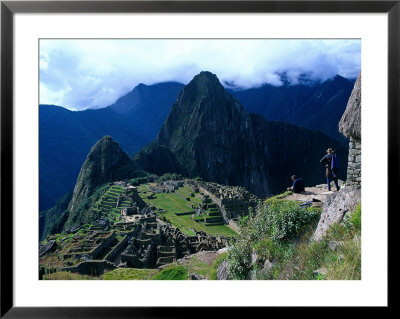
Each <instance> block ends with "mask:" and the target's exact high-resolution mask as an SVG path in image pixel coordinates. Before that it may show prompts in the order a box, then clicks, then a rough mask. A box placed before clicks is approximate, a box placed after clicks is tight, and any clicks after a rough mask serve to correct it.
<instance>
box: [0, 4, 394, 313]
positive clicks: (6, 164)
mask: <svg viewBox="0 0 400 319" xmlns="http://www.w3.org/2000/svg"><path fill="white" fill-rule="evenodd" d="M118 12H138V13H144V12H160V13H189V12H197V13H198V12H205V13H214V12H231V13H234V12H246V13H255V12H269V13H275V12H276V13H278V12H279V13H294V12H297V13H300V12H309V13H346V12H349V13H356V12H360V13H387V14H388V98H389V99H388V114H389V116H388V136H389V138H388V150H389V151H388V159H389V161H388V168H389V172H390V174H388V190H389V191H388V198H387V200H388V207H389V211H390V209H391V208H393V206H394V200H395V198H396V196H398V195H397V189H398V187H396V186H397V185H396V183H398V180H399V178H400V174H399V162H400V158H399V153H400V151H399V143H400V134H399V133H400V126H399V125H398V120H399V119H400V117H399V110H400V93H399V92H400V77H399V74H400V33H399V30H400V0H396V1H363V0H360V1H343V0H342V1H1V211H0V213H1V219H0V223H1V225H0V226H1V238H0V240H1V242H0V245H1V247H0V249H1V250H0V251H1V269H0V271H1V279H0V285H1V292H0V293H1V295H0V296H1V308H0V309H1V313H0V315H1V317H3V316H4V317H5V318H71V317H74V318H106V317H107V318H128V317H129V318H132V317H142V318H143V317H167V318H175V317H181V316H186V317H187V316H188V312H187V309H185V308H129V307H128V308H126V307H124V308H113V307H107V308H104V307H91V308H78V307H66V308H43V307H42V308H41V307H35V308H23V307H15V306H14V303H13V294H14V290H13V245H12V243H13V241H12V239H13V160H14V159H13V17H14V14H15V13H118ZM394 213H396V212H394ZM388 218H390V220H392V219H391V216H390V215H389V214H388ZM388 225H389V226H388V227H389V238H390V235H391V234H393V232H391V231H390V227H394V223H393V222H392V223H390V222H389V223H388ZM389 244H390V241H388V247H390V246H389ZM389 250H390V249H389ZM389 262H390V258H389ZM389 283H390V281H389V282H388V286H389ZM390 299H391V298H389V300H388V305H389V307H388V308H390V305H391V302H390ZM291 309H292V310H294V308H291ZM203 310H204V309H203ZM203 310H201V312H200V313H203ZM304 310H306V309H304V308H300V309H296V310H295V311H296V312H298V311H304ZM206 311H208V310H206ZM206 311H204V315H205V313H206ZM225 311H226V310H225V309H222V308H218V309H213V310H212V314H213V316H222V315H223V314H224V313H225ZM245 311H246V310H245ZM190 312H191V315H190V316H192V315H193V311H190ZM235 312H236V310H235ZM198 314H199V313H198V312H197V310H196V315H198ZM225 314H226V313H225ZM297 314H298V313H297Z"/></svg>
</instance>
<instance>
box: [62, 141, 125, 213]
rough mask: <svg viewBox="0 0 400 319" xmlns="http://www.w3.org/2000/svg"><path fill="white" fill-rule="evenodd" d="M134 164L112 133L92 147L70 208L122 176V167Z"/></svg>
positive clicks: (79, 177) (77, 182) (78, 180)
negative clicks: (100, 187) (98, 188)
mask: <svg viewBox="0 0 400 319" xmlns="http://www.w3.org/2000/svg"><path fill="white" fill-rule="evenodd" d="M129 165H132V163H131V160H130V159H129V157H128V155H127V154H126V153H125V152H124V151H123V150H122V149H121V148H120V146H119V144H118V143H117V142H115V141H114V140H113V139H112V137H111V136H110V135H106V136H104V137H102V138H101V139H100V140H99V141H97V143H96V144H95V145H94V146H93V147H92V148H91V150H90V152H89V154H88V156H87V157H86V160H85V162H84V163H83V165H82V168H81V171H80V172H79V176H78V179H77V181H76V184H75V188H74V194H73V197H72V200H71V203H70V209H71V210H73V209H75V208H77V207H78V206H79V205H80V204H81V203H82V202H83V200H84V199H85V198H87V197H88V196H90V195H91V194H92V193H93V191H94V190H95V189H96V187H98V186H99V185H102V184H104V183H107V182H110V181H113V180H114V179H115V180H116V179H119V178H122V177H123V176H122V174H121V173H122V172H123V171H124V170H122V169H121V168H122V167H126V166H129Z"/></svg>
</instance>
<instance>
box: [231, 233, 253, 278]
mask: <svg viewBox="0 0 400 319" xmlns="http://www.w3.org/2000/svg"><path fill="white" fill-rule="evenodd" d="M227 262H228V269H229V272H230V273H231V275H232V277H233V278H234V279H246V277H247V274H248V272H249V267H250V263H251V246H250V245H249V244H248V242H247V241H246V240H243V239H238V240H236V241H235V243H234V244H233V245H232V246H231V247H230V249H229V252H228V254H227Z"/></svg>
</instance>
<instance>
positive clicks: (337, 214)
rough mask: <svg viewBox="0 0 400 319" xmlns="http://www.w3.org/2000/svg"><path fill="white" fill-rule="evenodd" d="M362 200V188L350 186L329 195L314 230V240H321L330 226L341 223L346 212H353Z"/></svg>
mask: <svg viewBox="0 0 400 319" xmlns="http://www.w3.org/2000/svg"><path fill="white" fill-rule="evenodd" d="M360 202H361V188H360V187H359V186H350V187H346V188H342V189H341V190H340V191H339V192H336V193H333V194H332V195H330V196H328V197H327V198H326V200H325V203H324V205H323V206H322V214H321V218H320V220H319V222H318V226H317V228H316V230H315V232H314V235H313V240H321V239H322V238H323V237H324V236H325V235H326V232H327V230H328V229H329V227H331V226H332V225H333V224H335V223H340V222H341V221H342V220H343V218H344V216H345V215H346V214H351V213H352V212H353V211H354V210H355V209H356V207H357V205H358V204H359V203H360Z"/></svg>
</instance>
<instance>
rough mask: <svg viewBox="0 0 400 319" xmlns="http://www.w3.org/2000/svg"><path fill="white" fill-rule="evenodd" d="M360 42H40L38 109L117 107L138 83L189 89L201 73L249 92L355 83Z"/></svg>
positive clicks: (359, 61)
mask: <svg viewBox="0 0 400 319" xmlns="http://www.w3.org/2000/svg"><path fill="white" fill-rule="evenodd" d="M360 55H361V41H360V40H40V103H49V104H58V105H61V106H64V107H67V108H70V109H84V108H98V107H105V106H107V105H110V104H112V103H113V102H114V101H115V100H116V99H118V98H119V97H120V96H122V95H123V94H126V93H128V92H129V91H130V90H132V88H133V87H135V86H136V85H137V84H139V83H145V84H153V83H158V82H164V81H179V82H182V83H188V82H189V81H190V80H191V79H192V78H193V76H194V75H196V74H197V73H199V72H200V71H204V70H207V71H211V72H213V73H215V74H216V75H217V76H218V78H219V79H220V80H221V82H223V81H227V82H229V83H234V84H235V85H237V86H240V87H243V88H249V87H255V86H260V85H262V84H264V83H270V84H273V85H281V84H282V83H281V81H280V78H279V76H278V75H277V73H282V72H286V74H287V76H288V78H289V79H290V80H291V81H292V82H293V83H296V81H297V78H298V76H299V75H300V74H304V73H306V74H308V75H309V76H310V77H311V78H312V79H314V80H321V81H323V80H326V79H329V78H331V77H333V76H335V75H336V74H340V75H342V76H344V77H352V78H355V77H356V76H357V74H358V72H359V71H360V68H361V58H360Z"/></svg>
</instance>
